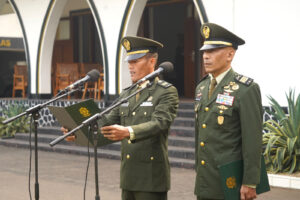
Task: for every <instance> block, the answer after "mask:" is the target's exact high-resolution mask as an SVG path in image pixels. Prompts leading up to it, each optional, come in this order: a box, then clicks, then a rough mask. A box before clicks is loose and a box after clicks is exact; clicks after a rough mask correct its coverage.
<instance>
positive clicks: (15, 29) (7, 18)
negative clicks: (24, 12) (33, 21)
mask: <svg viewBox="0 0 300 200" xmlns="http://www.w3.org/2000/svg"><path fill="white" fill-rule="evenodd" d="M0 37H18V38H21V37H23V33H22V29H21V26H20V23H19V20H18V16H17V15H16V14H15V13H13V14H7V15H0Z"/></svg>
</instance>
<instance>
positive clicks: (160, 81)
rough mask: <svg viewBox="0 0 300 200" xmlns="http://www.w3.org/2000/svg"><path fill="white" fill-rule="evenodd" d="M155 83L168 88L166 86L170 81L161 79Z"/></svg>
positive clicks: (169, 84)
mask: <svg viewBox="0 0 300 200" xmlns="http://www.w3.org/2000/svg"><path fill="white" fill-rule="evenodd" d="M157 84H158V85H160V86H161V87H163V88H168V87H170V86H172V84H171V83H168V82H166V81H163V80H159V81H158V82H157Z"/></svg>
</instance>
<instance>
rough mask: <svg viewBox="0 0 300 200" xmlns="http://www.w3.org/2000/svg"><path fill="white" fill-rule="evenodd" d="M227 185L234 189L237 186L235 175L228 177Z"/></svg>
mask: <svg viewBox="0 0 300 200" xmlns="http://www.w3.org/2000/svg"><path fill="white" fill-rule="evenodd" d="M226 186H227V187H228V188H229V189H233V188H235V187H236V179H235V177H234V176H233V177H228V178H227V179H226Z"/></svg>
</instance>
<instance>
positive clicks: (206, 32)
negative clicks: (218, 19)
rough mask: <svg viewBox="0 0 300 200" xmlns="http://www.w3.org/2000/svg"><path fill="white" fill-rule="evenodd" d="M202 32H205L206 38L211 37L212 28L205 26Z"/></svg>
mask: <svg viewBox="0 0 300 200" xmlns="http://www.w3.org/2000/svg"><path fill="white" fill-rule="evenodd" d="M202 32H203V35H204V37H205V39H207V38H209V34H210V29H209V27H208V26H204V27H203V30H202Z"/></svg>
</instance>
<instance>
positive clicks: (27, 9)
mask: <svg viewBox="0 0 300 200" xmlns="http://www.w3.org/2000/svg"><path fill="white" fill-rule="evenodd" d="M9 3H10V6H11V7H12V9H13V11H14V13H9V14H2V15H0V26H5V27H9V28H8V30H15V31H9V32H11V35H5V34H6V33H1V31H0V38H1V37H4V36H7V37H23V42H24V52H25V57H26V62H27V66H28V73H29V81H30V83H29V88H28V91H29V93H30V94H31V96H37V97H38V96H43V95H48V96H49V95H50V94H51V93H52V88H51V68H52V66H53V63H52V62H53V48H54V44H55V40H56V38H57V37H58V33H60V37H64V34H65V35H66V37H68V34H70V33H69V32H68V30H64V28H63V27H64V26H63V25H64V23H63V21H64V20H65V22H66V24H67V25H69V24H70V21H69V22H68V19H70V14H69V13H70V12H74V11H76V10H85V9H88V10H90V12H91V14H92V16H93V19H94V22H95V27H96V31H97V33H98V37H99V43H100V48H101V60H102V64H103V69H104V80H105V89H104V90H105V91H104V93H105V94H106V96H107V98H109V97H110V96H115V95H117V94H118V93H120V92H121V90H122V88H125V87H126V86H128V85H130V84H131V83H130V76H129V73H128V69H127V64H126V62H124V61H123V60H124V56H125V51H124V50H123V48H121V45H120V42H119V41H120V39H121V38H122V37H123V36H125V35H138V33H139V32H140V30H142V28H141V21H142V20H143V21H144V23H142V25H143V27H144V29H143V32H144V33H143V34H144V35H146V36H148V37H151V38H154V39H156V37H155V35H160V36H159V38H162V37H163V36H161V35H164V34H165V35H166V36H165V37H167V35H168V34H171V33H174V32H176V30H173V28H170V31H169V32H168V31H164V33H163V34H161V33H159V30H158V28H156V27H157V26H156V25H155V23H159V21H164V20H165V19H164V18H163V17H161V18H158V19H157V18H155V17H156V15H155V13H157V12H156V10H155V9H157V7H158V6H161V7H160V9H161V10H163V9H164V10H165V11H168V6H171V5H174V4H177V5H181V3H182V4H184V5H186V9H185V11H184V13H185V14H184V15H185V16H186V20H185V21H184V26H182V27H183V28H182V29H181V31H183V32H184V36H182V37H184V45H192V47H191V49H192V50H191V51H187V50H184V52H183V54H184V57H185V58H187V57H188V55H187V54H186V53H188V52H190V54H191V55H192V56H193V57H192V58H191V60H192V62H193V63H198V64H195V65H191V66H196V67H195V69H184V72H185V73H186V74H187V73H189V74H187V75H188V76H191V75H193V76H194V74H195V76H196V78H192V79H195V80H194V83H187V82H186V81H187V79H188V78H187V77H184V84H185V90H186V91H187V90H188V89H189V88H191V90H194V86H195V84H196V83H197V81H199V79H200V78H201V75H202V74H203V72H202V67H201V58H199V56H197V55H195V54H199V52H198V51H197V50H196V48H198V46H199V44H198V46H197V45H195V46H193V44H192V43H193V42H194V40H193V41H192V42H188V41H187V39H188V37H189V36H188V34H189V32H190V31H185V30H187V29H186V28H188V27H189V26H188V24H189V21H190V20H189V19H190V18H193V19H196V20H194V21H193V20H192V21H193V22H192V23H191V24H192V25H191V26H190V27H192V29H195V31H194V33H193V37H194V36H195V38H198V39H199V41H197V42H198V43H201V40H202V39H201V36H200V34H199V30H198V29H199V27H200V26H201V24H202V23H205V22H207V21H209V22H213V23H217V24H220V25H222V26H224V27H226V28H228V29H229V30H231V31H233V32H234V33H236V34H237V35H239V36H240V37H242V38H243V39H245V41H246V44H245V45H244V46H241V47H240V48H239V50H238V51H237V54H236V58H235V60H234V62H233V68H234V70H235V71H237V72H239V73H241V74H243V75H246V76H249V77H251V78H253V79H254V80H255V81H256V82H257V83H258V84H259V85H260V86H261V90H262V98H263V104H264V105H267V104H268V99H267V95H271V96H273V97H274V98H275V99H277V100H278V101H279V102H280V103H282V104H286V102H285V92H287V91H288V89H289V88H295V89H296V92H299V91H300V90H299V88H300V86H299V85H300V84H299V80H298V79H299V74H300V66H299V67H298V65H299V64H300V63H299V62H300V61H299V59H298V48H297V47H298V44H300V39H299V38H298V37H297V36H298V35H300V22H299V20H297V19H299V18H300V13H299V12H297V10H298V8H300V2H299V1H297V0H263V1H258V0H182V1H181V0H165V1H158V0H156V1H155V0H154V1H147V0H43V1H41V0H10V1H9ZM0 5H1V4H0ZM2 5H4V4H2ZM146 7H147V8H148V10H147V14H145V12H146V11H145V10H146ZM169 8H170V9H171V7H169ZM173 8H174V9H173ZM172 9H173V11H172V12H173V14H174V13H176V9H180V8H177V7H176V6H173V7H172ZM163 14H164V13H163V11H161V12H160V16H164V15H163ZM165 14H166V13H165ZM178 15H180V14H178ZM149 16H150V17H149ZM172 16H173V15H172ZM174 16H175V15H174ZM8 20H10V21H9V23H5V22H8ZM157 21H158V22H157ZM169 21H170V24H172V23H173V24H174V25H172V27H176V20H175V21H173V22H172V19H169ZM195 21H197V22H195ZM195 23H198V24H196V25H195ZM11 26H13V27H11ZM170 26H171V25H170ZM58 27H61V28H58ZM145 27H146V28H145ZM149 27H150V28H149ZM153 27H154V28H153ZM159 27H161V29H162V28H166V29H165V30H168V29H167V28H168V27H167V25H166V26H164V25H160V26H159ZM148 29H149V30H150V31H148V32H147V31H146V32H147V33H145V30H148ZM196 29H197V30H196ZM82 31H83V32H85V30H84V29H83V30H82ZM179 32H180V31H179ZM179 32H178V33H179ZM71 34H72V33H71ZM83 34H84V33H83ZM178 35H179V34H178ZM157 37H158V36H157ZM174 37H175V36H174ZM178 38H180V36H179V37H178ZM165 40H167V39H165ZM173 40H175V39H173ZM173 40H171V39H170V40H169V43H168V44H170V45H169V46H170V47H172V44H174V42H172V41H173ZM196 40H197V39H196ZM172 48H173V47H172ZM173 49H175V47H174V48H173ZM186 49H187V48H186ZM174 52H175V50H174ZM0 54H1V51H0ZM176 55H177V54H176ZM175 57H176V56H175ZM175 57H174V59H176V58H175ZM164 58H165V59H168V56H165V57H164ZM172 59H173V58H172ZM195 59H196V61H195ZM197 59H198V62H197ZM184 63H188V61H184ZM184 67H185V68H187V67H186V64H185V65H184ZM188 70H190V71H188ZM187 75H186V76H187ZM197 77H198V78H197ZM173 79H176V76H174V77H173ZM184 94H185V93H183V96H184ZM191 94H192V93H191V92H190V93H189V94H186V97H190V98H191V96H192V95H191Z"/></svg>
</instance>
